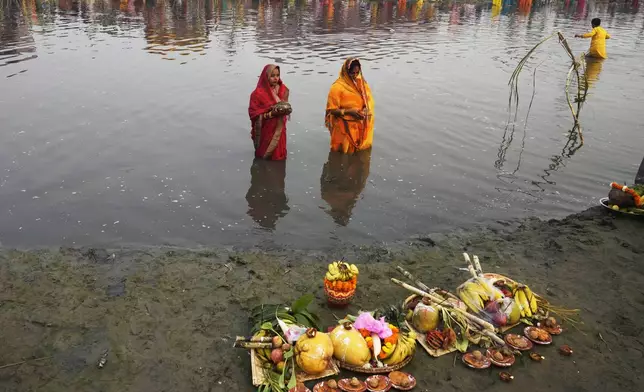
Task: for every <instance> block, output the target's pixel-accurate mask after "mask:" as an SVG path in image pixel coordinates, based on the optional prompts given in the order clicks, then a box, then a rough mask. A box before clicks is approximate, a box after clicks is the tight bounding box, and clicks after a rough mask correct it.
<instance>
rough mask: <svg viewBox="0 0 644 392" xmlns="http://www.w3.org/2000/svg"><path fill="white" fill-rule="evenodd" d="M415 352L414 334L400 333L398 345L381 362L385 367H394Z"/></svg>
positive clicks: (412, 332) (411, 332)
mask: <svg viewBox="0 0 644 392" xmlns="http://www.w3.org/2000/svg"><path fill="white" fill-rule="evenodd" d="M415 351H416V332H414V331H410V332H409V333H407V334H405V333H401V334H400V335H398V343H397V344H396V348H395V349H394V352H393V353H392V354H391V355H390V356H389V357H388V358H386V359H384V360H383V361H382V362H383V363H384V364H385V365H395V364H397V363H400V362H402V361H403V360H405V358H407V357H409V356H410V355H413V354H414V352H415Z"/></svg>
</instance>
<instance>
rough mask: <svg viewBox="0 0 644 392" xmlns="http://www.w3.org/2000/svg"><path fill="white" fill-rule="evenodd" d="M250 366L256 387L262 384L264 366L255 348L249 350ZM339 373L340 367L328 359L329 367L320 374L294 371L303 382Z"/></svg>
mask: <svg viewBox="0 0 644 392" xmlns="http://www.w3.org/2000/svg"><path fill="white" fill-rule="evenodd" d="M250 366H251V372H252V377H253V385H254V386H256V387H258V386H260V385H262V384H264V382H265V380H264V368H262V361H261V360H260V359H259V358H258V357H257V353H256V352H255V350H254V349H253V350H250ZM339 373H340V368H339V367H338V365H337V364H336V363H335V361H334V360H331V361H329V367H328V368H327V369H326V370H325V371H324V372H322V373H320V374H307V373H304V372H302V371H297V368H296V373H295V378H297V382H298V383H304V382H307V381H312V380H318V379H321V378H326V377H330V376H335V375H337V374H339Z"/></svg>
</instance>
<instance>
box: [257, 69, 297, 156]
mask: <svg viewBox="0 0 644 392" xmlns="http://www.w3.org/2000/svg"><path fill="white" fill-rule="evenodd" d="M288 95H289V90H288V88H287V87H286V85H285V84H284V83H282V79H281V78H280V68H279V67H278V66H277V65H273V64H269V65H267V66H265V67H264V70H263V71H262V74H261V75H260V76H259V81H258V82H257V88H255V91H253V93H252V94H251V95H250V105H249V107H248V115H249V116H250V121H251V127H252V128H251V133H250V135H251V138H252V139H253V144H254V145H255V156H256V157H257V158H262V159H269V160H273V161H281V160H284V159H286V156H287V153H286V122H287V119H288V116H285V115H279V114H277V112H276V111H274V110H273V107H274V105H275V104H277V103H278V102H288Z"/></svg>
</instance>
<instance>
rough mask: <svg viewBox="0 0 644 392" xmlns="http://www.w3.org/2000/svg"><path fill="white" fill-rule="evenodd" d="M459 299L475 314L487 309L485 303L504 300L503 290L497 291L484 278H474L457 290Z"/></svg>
mask: <svg viewBox="0 0 644 392" xmlns="http://www.w3.org/2000/svg"><path fill="white" fill-rule="evenodd" d="M456 293H457V294H458V297H459V298H460V299H461V301H463V302H464V303H465V305H467V307H468V308H470V309H471V310H472V311H474V312H479V311H481V310H482V309H484V308H485V303H486V302H487V301H490V300H499V299H501V298H503V293H502V292H501V290H499V289H497V288H496V287H494V285H492V284H491V283H490V282H489V281H488V280H487V279H485V278H483V277H476V278H472V279H470V280H468V281H466V282H465V283H463V284H462V285H460V286H459V287H458V288H457V289H456Z"/></svg>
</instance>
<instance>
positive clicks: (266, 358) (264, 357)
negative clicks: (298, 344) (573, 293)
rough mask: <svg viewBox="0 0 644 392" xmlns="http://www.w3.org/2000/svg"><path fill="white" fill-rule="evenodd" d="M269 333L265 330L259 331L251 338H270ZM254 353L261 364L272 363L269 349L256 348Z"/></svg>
mask: <svg viewBox="0 0 644 392" xmlns="http://www.w3.org/2000/svg"><path fill="white" fill-rule="evenodd" d="M270 336H271V335H270V333H269V332H268V331H266V330H263V329H262V330H260V331H259V332H257V333H256V334H255V335H253V337H256V338H261V337H270ZM255 353H256V354H257V356H258V357H259V359H260V360H261V361H262V363H266V362H268V363H273V361H272V360H271V349H270V348H256V349H255Z"/></svg>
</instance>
